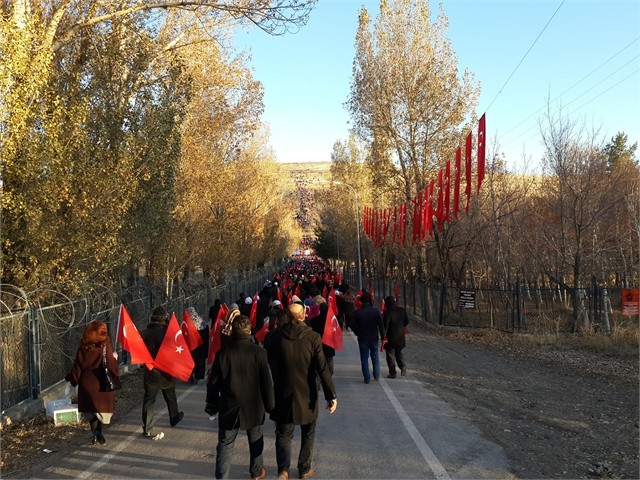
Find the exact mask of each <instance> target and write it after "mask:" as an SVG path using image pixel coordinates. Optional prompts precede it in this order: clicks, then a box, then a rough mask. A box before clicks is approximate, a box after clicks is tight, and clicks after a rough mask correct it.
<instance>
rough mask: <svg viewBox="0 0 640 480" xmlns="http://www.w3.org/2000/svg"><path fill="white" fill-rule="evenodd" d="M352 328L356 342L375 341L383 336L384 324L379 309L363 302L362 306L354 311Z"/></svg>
mask: <svg viewBox="0 0 640 480" xmlns="http://www.w3.org/2000/svg"><path fill="white" fill-rule="evenodd" d="M352 328H353V331H354V332H355V334H356V336H357V337H358V342H377V341H378V339H380V338H382V337H384V324H383V323H382V315H380V310H378V309H377V308H374V307H372V306H371V305H369V304H368V303H365V304H364V305H362V308H359V309H358V310H356V311H355V312H354V314H353V326H352ZM378 334H379V335H380V336H378Z"/></svg>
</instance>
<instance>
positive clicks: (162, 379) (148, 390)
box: [140, 307, 184, 440]
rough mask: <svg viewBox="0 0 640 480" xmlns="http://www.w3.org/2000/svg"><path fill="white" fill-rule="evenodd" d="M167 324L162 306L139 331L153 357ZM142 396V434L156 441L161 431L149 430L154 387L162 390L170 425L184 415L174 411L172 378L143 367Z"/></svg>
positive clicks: (174, 386)
mask: <svg viewBox="0 0 640 480" xmlns="http://www.w3.org/2000/svg"><path fill="white" fill-rule="evenodd" d="M168 325H169V314H168V313H167V311H166V310H165V309H164V308H162V307H158V308H156V309H155V310H154V311H153V313H152V314H151V319H150V320H149V325H148V326H147V328H146V329H144V330H143V331H142V332H140V336H141V337H142V340H143V341H144V344H145V345H146V346H147V349H148V350H149V353H150V354H151V357H152V358H153V359H155V358H156V355H158V351H159V350H160V346H161V345H162V341H163V340H164V335H165V333H166V332H167V326H168ZM143 384H144V398H143V400H142V434H143V435H144V436H145V437H146V438H150V439H152V440H160V439H161V438H163V437H164V432H159V433H157V434H154V433H153V427H154V425H155V416H154V405H155V403H156V397H157V396H158V390H162V396H163V397H164V401H165V402H166V404H167V410H168V411H169V423H170V425H171V426H172V427H175V426H176V425H177V424H178V422H180V420H182V418H183V417H184V413H183V412H179V411H178V399H177V397H176V381H175V379H174V378H173V377H172V376H171V375H170V374H168V373H166V372H163V371H162V370H158V369H157V368H154V369H153V370H149V369H148V368H147V367H146V366H145V367H144V377H143Z"/></svg>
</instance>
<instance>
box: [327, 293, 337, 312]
mask: <svg viewBox="0 0 640 480" xmlns="http://www.w3.org/2000/svg"><path fill="white" fill-rule="evenodd" d="M327 305H329V307H331V308H333V311H334V312H337V311H338V302H337V300H336V294H335V291H334V290H330V291H329V296H328V297H327Z"/></svg>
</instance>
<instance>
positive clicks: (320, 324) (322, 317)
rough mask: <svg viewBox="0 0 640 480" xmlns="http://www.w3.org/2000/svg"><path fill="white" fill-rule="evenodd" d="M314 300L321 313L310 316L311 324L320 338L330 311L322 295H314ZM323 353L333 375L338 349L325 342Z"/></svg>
mask: <svg viewBox="0 0 640 480" xmlns="http://www.w3.org/2000/svg"><path fill="white" fill-rule="evenodd" d="M313 302H314V303H315V304H316V305H318V308H319V312H320V313H319V314H318V315H316V316H314V317H311V318H309V326H310V327H311V328H312V329H313V331H314V332H316V333H317V334H318V335H320V338H322V335H323V334H324V326H325V325H326V323H327V313H328V312H329V305H327V302H326V300H325V299H324V298H322V296H321V295H316V296H315V297H313ZM322 353H324V357H325V358H326V359H327V367H329V371H330V372H331V375H333V357H335V356H336V349H335V348H333V347H330V346H329V345H325V344H324V343H323V344H322Z"/></svg>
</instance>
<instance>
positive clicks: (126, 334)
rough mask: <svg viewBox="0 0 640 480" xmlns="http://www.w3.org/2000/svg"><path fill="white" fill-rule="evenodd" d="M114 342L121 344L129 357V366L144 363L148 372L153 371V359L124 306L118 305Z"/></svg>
mask: <svg viewBox="0 0 640 480" xmlns="http://www.w3.org/2000/svg"><path fill="white" fill-rule="evenodd" d="M116 342H117V343H121V344H122V348H123V350H126V351H127V352H129V355H131V364H132V365H136V364H139V363H144V364H145V365H146V366H147V368H148V369H149V370H153V358H151V354H150V353H149V349H148V348H147V346H146V345H145V344H144V340H142V337H141V336H140V332H138V329H137V328H136V325H135V323H133V320H131V316H130V315H129V312H127V309H126V308H125V307H124V305H122V304H121V305H120V315H119V316H118V328H117V329H116Z"/></svg>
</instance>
